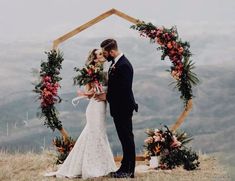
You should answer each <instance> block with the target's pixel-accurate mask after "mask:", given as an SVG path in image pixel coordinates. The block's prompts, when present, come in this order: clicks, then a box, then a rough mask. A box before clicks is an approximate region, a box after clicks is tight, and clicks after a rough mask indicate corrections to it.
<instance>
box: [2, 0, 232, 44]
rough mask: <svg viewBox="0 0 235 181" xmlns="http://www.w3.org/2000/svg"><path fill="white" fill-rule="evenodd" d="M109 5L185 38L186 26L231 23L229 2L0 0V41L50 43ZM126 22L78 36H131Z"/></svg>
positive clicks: (107, 23) (229, 25)
mask: <svg viewBox="0 0 235 181" xmlns="http://www.w3.org/2000/svg"><path fill="white" fill-rule="evenodd" d="M111 8H116V9H118V10H120V11H123V12H125V13H127V14H129V15H130V16H133V17H135V18H137V19H141V20H144V21H146V22H149V21H151V22H153V23H154V24H156V25H166V26H170V25H177V26H178V29H180V32H181V31H182V32H184V33H183V35H184V34H185V36H187V31H188V30H190V31H191V33H193V31H195V32H198V31H204V30H203V28H207V29H208V28H211V29H214V28H216V27H220V28H219V30H220V31H234V27H235V26H234V24H235V1H234V0H224V1H222V0H177V1H176V0H147V1H139V0H118V1H117V0H116V1H113V0H85V1H81V0H0V41H4V42H5V41H7V42H9V41H10V42H11V41H21V40H23V41H25V40H26V41H34V40H36V41H45V40H49V41H52V40H54V39H56V38H58V37H59V36H61V35H63V34H64V33H67V32H68V31H71V30H72V29H74V28H76V27H77V26H79V25H81V24H83V23H85V22H87V21H89V20H90V19H92V18H95V17H96V16H98V15H100V14H101V13H103V12H104V11H107V10H109V9H111ZM129 25H130V23H129V22H125V21H123V20H121V19H120V18H119V17H114V16H113V17H110V18H109V19H106V20H104V21H103V22H101V23H99V24H98V25H95V26H94V27H93V28H89V29H88V30H87V31H85V32H83V33H81V34H80V35H79V36H81V37H87V36H88V37H94V36H95V37H97V36H135V35H134V34H133V31H131V30H129V28H128V27H129ZM222 27H223V28H222ZM221 28H222V29H221ZM215 31H217V30H215Z"/></svg>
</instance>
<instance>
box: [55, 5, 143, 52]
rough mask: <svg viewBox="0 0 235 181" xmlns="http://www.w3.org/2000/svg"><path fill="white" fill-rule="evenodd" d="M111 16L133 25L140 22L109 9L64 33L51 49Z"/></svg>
mask: <svg viewBox="0 0 235 181" xmlns="http://www.w3.org/2000/svg"><path fill="white" fill-rule="evenodd" d="M113 14H115V15H117V16H119V17H121V18H123V19H125V20H127V21H130V22H131V23H134V24H137V23H139V22H140V21H139V20H137V19H135V18H133V17H131V16H129V15H127V14H125V13H122V12H121V11H118V10H116V9H110V10H109V11H107V12H105V13H103V14H101V15H99V16H97V17H96V18H94V19H92V20H90V21H88V22H87V23H85V24H83V25H81V26H79V27H77V28H75V29H74V30H72V31H70V32H68V33H66V34H65V35H63V36H61V37H59V38H57V39H56V40H54V41H53V49H54V50H55V49H57V47H58V45H59V44H60V43H62V42H64V41H66V40H67V39H69V38H71V37H73V36H75V35H76V34H78V33H80V32H81V31H83V30H85V29H87V28H89V27H90V26H92V25H94V24H96V23H98V22H100V21H102V20H103V19H105V18H107V17H109V16H111V15H113Z"/></svg>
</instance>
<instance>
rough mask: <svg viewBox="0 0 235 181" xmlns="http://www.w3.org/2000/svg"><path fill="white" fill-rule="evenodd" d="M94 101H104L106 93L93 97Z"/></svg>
mask: <svg viewBox="0 0 235 181" xmlns="http://www.w3.org/2000/svg"><path fill="white" fill-rule="evenodd" d="M95 100H97V101H98V102H100V101H106V93H100V94H96V95H95Z"/></svg>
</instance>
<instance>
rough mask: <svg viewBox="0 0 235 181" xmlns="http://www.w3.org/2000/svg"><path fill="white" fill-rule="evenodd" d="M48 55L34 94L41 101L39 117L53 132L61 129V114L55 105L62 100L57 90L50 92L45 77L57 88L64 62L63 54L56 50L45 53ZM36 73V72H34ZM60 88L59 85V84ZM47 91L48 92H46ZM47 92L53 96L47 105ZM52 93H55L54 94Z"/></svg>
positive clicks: (42, 66) (35, 85)
mask: <svg viewBox="0 0 235 181" xmlns="http://www.w3.org/2000/svg"><path fill="white" fill-rule="evenodd" d="M45 54H46V55H47V61H42V62H41V69H40V72H39V81H38V82H37V83H35V84H34V90H33V91H34V92H35V93H37V94H38V95H39V96H38V100H40V101H41V106H40V109H41V111H40V112H38V114H37V116H39V117H40V118H42V119H44V125H46V126H47V127H49V128H51V129H52V130H53V131H54V130H55V129H59V130H60V129H61V128H62V123H61V121H60V120H59V118H58V114H59V112H58V111H57V109H56V107H55V104H56V103H60V102H61V101H62V100H61V98H60V97H59V96H58V95H57V88H55V87H52V88H55V90H48V89H47V88H48V87H47V86H46V83H45V77H49V78H50V81H49V82H50V84H48V85H49V86H55V85H56V84H58V82H59V81H61V80H62V78H61V77H60V70H61V69H62V62H63V60H64V59H63V54H62V53H61V52H59V51H58V52H56V51H55V50H51V51H49V52H45ZM33 73H35V71H33ZM58 86H59V84H58ZM45 89H47V90H45ZM45 91H47V92H49V93H50V94H51V95H53V96H52V97H51V103H50V104H45V103H43V102H44V93H45ZM52 91H54V92H53V93H52Z"/></svg>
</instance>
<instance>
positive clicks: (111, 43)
mask: <svg viewBox="0 0 235 181" xmlns="http://www.w3.org/2000/svg"><path fill="white" fill-rule="evenodd" d="M100 47H101V48H103V49H104V50H105V51H108V52H110V51H111V50H118V45H117V41H116V40H114V39H107V40H104V41H103V42H102V43H101V44H100Z"/></svg>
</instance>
